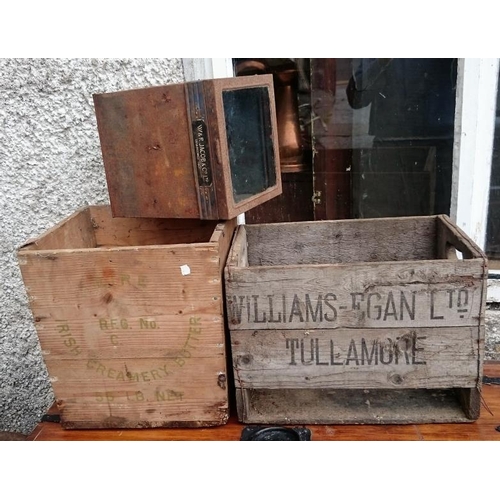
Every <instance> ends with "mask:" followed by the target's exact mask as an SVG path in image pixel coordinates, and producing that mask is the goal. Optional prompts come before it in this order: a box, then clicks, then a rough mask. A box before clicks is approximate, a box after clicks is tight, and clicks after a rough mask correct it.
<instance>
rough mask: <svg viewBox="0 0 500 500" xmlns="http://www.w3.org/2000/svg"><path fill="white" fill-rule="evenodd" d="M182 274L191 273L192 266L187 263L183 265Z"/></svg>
mask: <svg viewBox="0 0 500 500" xmlns="http://www.w3.org/2000/svg"><path fill="white" fill-rule="evenodd" d="M181 274H182V276H187V275H188V274H191V268H190V267H189V266H188V265H187V264H183V265H182V266H181Z"/></svg>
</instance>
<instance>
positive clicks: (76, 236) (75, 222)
mask: <svg viewBox="0 0 500 500" xmlns="http://www.w3.org/2000/svg"><path fill="white" fill-rule="evenodd" d="M95 246H96V239H95V234H94V229H93V227H92V224H91V222H90V217H89V208H88V207H84V208H81V209H80V210H78V211H77V212H75V213H74V214H72V215H70V216H69V217H66V218H65V219H64V220H62V221H61V222H60V223H59V224H56V225H55V226H54V227H52V228H51V229H49V230H48V231H46V232H45V233H44V234H42V235H40V236H39V237H38V238H34V239H31V240H29V241H27V242H26V243H25V244H24V245H23V247H22V248H21V251H20V253H21V255H22V253H23V251H25V250H26V251H32V250H57V249H61V248H75V249H76V248H94V247H95Z"/></svg>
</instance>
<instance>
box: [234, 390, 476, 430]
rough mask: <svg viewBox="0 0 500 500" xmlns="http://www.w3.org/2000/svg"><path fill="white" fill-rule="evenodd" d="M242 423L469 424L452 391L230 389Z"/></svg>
mask: <svg viewBox="0 0 500 500" xmlns="http://www.w3.org/2000/svg"><path fill="white" fill-rule="evenodd" d="M236 391H237V392H236V394H237V397H238V399H241V402H240V411H239V413H238V415H239V416H240V419H241V420H242V422H244V423H248V424H254V425H255V424H266V425H268V424H273V425H291V424H294V425H314V424H412V423H435V422H436V423H447V422H469V421H470V419H469V417H468V416H467V415H466V413H465V412H464V410H463V409H462V407H461V405H460V403H459V401H458V400H457V398H456V396H455V394H454V391H453V390H438V389H433V390H426V389H413V390H411V389H410V390H408V389H406V390H359V391H352V390H343V389H337V390H325V389H282V390H270V389H236Z"/></svg>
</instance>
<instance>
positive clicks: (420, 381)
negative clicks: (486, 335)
mask: <svg viewBox="0 0 500 500" xmlns="http://www.w3.org/2000/svg"><path fill="white" fill-rule="evenodd" d="M231 347H232V356H233V368H234V370H235V383H236V387H238V388H250V389H319V388H328V389H334V388H338V389H377V388H380V389H383V388H386V389H398V388H399V389H403V388H404V389H415V388H439V387H442V388H449V387H476V385H477V384H478V383H479V382H480V380H479V379H480V373H479V371H478V370H479V367H478V362H477V360H478V356H479V342H478V338H477V329H476V328H475V327H462V328H439V329H435V328H419V329H417V330H415V329H408V328H406V329H398V328H393V329H387V330H383V329H379V328H376V329H361V330H357V329H341V328H339V329H336V330H309V331H307V330H260V331H259V330H249V331H248V330H247V331H241V330H236V331H233V332H231Z"/></svg>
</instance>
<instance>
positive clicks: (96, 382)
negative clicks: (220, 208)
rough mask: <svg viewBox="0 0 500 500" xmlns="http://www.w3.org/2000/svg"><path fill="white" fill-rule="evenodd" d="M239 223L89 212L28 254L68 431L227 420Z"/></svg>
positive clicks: (25, 261) (33, 298) (22, 260)
mask: <svg viewBox="0 0 500 500" xmlns="http://www.w3.org/2000/svg"><path fill="white" fill-rule="evenodd" d="M235 225H236V224H235V220H231V221H227V222H222V223H218V222H217V221H199V220H173V219H126V218H119V219H118V218H113V217H112V216H111V210H110V208H109V206H91V207H87V208H84V209H82V210H80V211H78V212H76V213H75V214H73V215H72V216H70V217H69V218H67V219H66V220H64V221H63V222H62V223H61V224H59V225H57V226H56V227H54V228H53V229H52V230H50V231H48V232H47V233H45V234H44V235H43V236H41V237H40V238H37V239H35V240H32V241H30V242H28V243H27V244H26V245H24V246H23V247H22V248H21V249H20V250H19V252H18V261H19V264H20V268H21V271H22V276H23V279H24V283H25V285H26V289H27V293H28V296H29V300H30V305H31V310H32V313H33V316H34V321H35V325H36V329H37V333H38V336H39V339H40V344H41V348H42V352H43V357H44V361H45V363H46V366H47V370H48V373H49V375H50V378H51V382H52V387H53V389H54V393H55V397H56V401H57V405H58V407H59V410H60V412H61V419H62V425H63V426H64V427H65V428H138V427H181V426H184V427H203V426H214V425H220V424H224V423H225V422H226V421H227V418H228V387H227V370H226V357H225V347H226V346H225V326H224V307H223V306H224V301H223V278H222V273H223V269H224V265H225V261H226V257H227V253H228V251H229V245H230V242H231V238H232V235H233V233H234V228H235Z"/></svg>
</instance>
